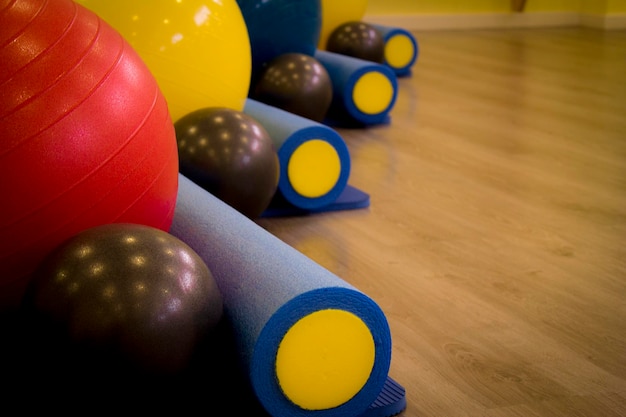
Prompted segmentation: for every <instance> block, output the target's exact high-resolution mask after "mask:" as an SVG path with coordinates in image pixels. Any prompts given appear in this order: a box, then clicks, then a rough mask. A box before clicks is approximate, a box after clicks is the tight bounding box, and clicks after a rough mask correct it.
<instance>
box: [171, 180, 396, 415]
mask: <svg viewBox="0 0 626 417" xmlns="http://www.w3.org/2000/svg"><path fill="white" fill-rule="evenodd" d="M170 233H171V234H173V235H174V236H176V237H178V238H179V239H181V240H182V241H183V242H185V243H187V244H188V245H189V246H190V247H191V248H192V249H194V250H195V251H196V252H197V253H198V254H199V255H200V257H201V258H202V259H203V260H204V261H205V263H206V264H207V266H208V267H209V269H210V270H211V272H212V274H213V276H214V277H215V280H216V282H217V284H218V287H219V289H220V291H221V293H222V295H223V299H224V317H225V319H226V320H228V321H229V323H231V325H232V327H233V333H234V339H235V342H236V346H237V352H238V356H239V358H240V361H241V366H242V369H243V370H244V374H245V375H246V376H247V378H248V380H249V383H250V386H251V387H252V390H253V391H254V393H255V395H256V397H257V398H258V400H259V402H260V403H261V404H262V405H263V407H264V409H265V410H267V411H268V412H269V413H270V414H271V415H272V416H275V417H282V416H296V417H298V416H303V417H304V416H307V417H308V416H315V417H318V416H319V417H343V416H358V415H359V414H361V413H363V412H365V411H366V410H367V408H368V407H369V406H370V405H371V404H373V403H374V402H375V400H376V398H377V397H378V395H379V394H380V392H381V391H382V390H383V387H384V384H385V382H386V380H387V376H388V372H389V366H390V362H391V333H390V329H389V325H388V323H387V320H386V317H385V315H384V313H383V311H382V310H381V309H380V307H379V306H378V305H377V304H376V303H375V302H374V300H372V299H371V298H370V297H368V296H367V295H366V294H364V293H363V292H361V291H359V290H358V289H356V288H355V287H353V286H352V285H350V284H349V283H347V282H346V281H344V280H342V279H341V278H339V277H338V276H336V275H334V274H333V273H331V272H330V271H328V270H327V269H324V268H323V267H322V266H320V265H319V264H317V263H316V262H314V261H312V260H311V259H309V258H308V257H306V256H305V255H303V254H302V253H300V252H299V251H297V250H296V249H294V248H292V247H291V246H289V245H287V244H285V243H284V242H283V241H281V240H280V239H278V238H277V237H275V236H273V235H272V234H270V233H269V232H267V231H266V230H265V229H263V228H261V227H260V226H259V225H257V224H256V223H255V222H253V221H252V220H250V219H248V218H246V217H245V216H243V215H242V214H241V213H239V212H238V211H236V210H235V209H233V208H232V207H230V206H228V205H227V204H225V203H224V202H222V201H221V200H219V199H218V198H216V197H214V196H213V195H211V194H210V193H208V192H207V191H205V190H204V189H202V188H201V187H199V186H197V185H196V184H194V183H193V182H192V181H191V180H189V179H187V178H186V177H184V176H183V175H180V176H179V189H178V198H177V202H176V210H175V213H174V220H173V223H172V227H171V229H170ZM328 309H337V310H342V311H346V312H349V313H352V314H354V315H355V316H357V317H358V318H359V319H360V320H361V321H362V322H363V323H364V324H365V325H366V326H367V328H368V329H369V331H370V333H371V335H372V338H373V340H374V346H375V353H374V362H373V367H372V370H371V372H370V375H369V378H368V379H367V381H366V382H365V384H364V385H363V387H362V388H361V389H360V390H359V391H358V392H357V393H356V394H355V395H354V396H353V397H352V398H350V399H349V400H347V401H346V402H344V403H343V404H341V405H339V406H337V407H333V408H328V409H323V410H314V411H312V410H307V409H304V408H301V407H299V406H298V405H296V404H294V403H293V402H292V401H290V400H289V399H288V398H287V397H286V396H285V394H284V393H283V392H282V390H281V388H280V386H279V384H278V378H277V375H276V368H275V366H276V363H275V359H276V356H277V352H278V345H279V344H280V342H281V341H282V338H283V337H284V335H285V334H286V332H287V331H288V330H289V329H290V328H291V327H292V326H293V325H294V324H295V323H296V322H298V321H299V320H300V319H301V318H303V317H306V316H308V315H310V314H313V313H315V312H317V311H320V310H328Z"/></svg>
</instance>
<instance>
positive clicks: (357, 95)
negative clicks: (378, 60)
mask: <svg viewBox="0 0 626 417" xmlns="http://www.w3.org/2000/svg"><path fill="white" fill-rule="evenodd" d="M393 94H394V88H393V84H392V83H391V81H390V80H389V78H387V77H386V76H385V75H384V74H382V73H380V72H378V71H371V72H367V73H365V74H363V75H362V76H361V78H359V79H358V80H357V82H356V83H355V85H354V90H353V91H352V99H353V100H354V105H355V106H356V108H357V109H358V110H359V111H361V112H363V113H365V114H379V113H382V112H383V111H385V110H386V109H387V108H388V107H389V105H390V104H391V101H392V100H393Z"/></svg>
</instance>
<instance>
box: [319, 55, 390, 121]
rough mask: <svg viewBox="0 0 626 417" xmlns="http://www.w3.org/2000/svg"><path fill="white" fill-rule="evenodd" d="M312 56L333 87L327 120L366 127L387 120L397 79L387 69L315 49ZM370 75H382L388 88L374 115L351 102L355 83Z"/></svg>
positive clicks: (373, 63)
mask: <svg viewBox="0 0 626 417" xmlns="http://www.w3.org/2000/svg"><path fill="white" fill-rule="evenodd" d="M314 57H315V58H316V59H317V60H318V61H320V63H322V65H323V66H324V68H326V71H328V75H329V76H330V79H331V81H332V84H333V100H332V103H331V107H330V110H329V120H334V121H338V122H346V123H348V124H350V123H351V122H356V123H359V124H361V125H365V126H368V125H375V124H381V123H386V122H387V121H388V116H389V113H390V111H391V110H392V109H393V106H394V105H395V102H396V98H397V96H398V80H397V77H396V74H395V73H394V72H393V71H392V70H391V68H389V66H387V65H383V64H379V63H376V62H371V61H366V60H363V59H359V58H355V57H351V56H347V55H342V54H338V53H335V52H329V51H323V50H320V49H318V50H316V52H315V55H314ZM370 73H377V74H380V75H382V76H383V77H384V78H386V79H387V81H388V83H389V85H390V87H391V95H390V97H389V100H388V102H387V103H386V105H385V106H384V107H383V108H382V109H380V110H377V111H374V112H369V111H363V110H361V109H360V108H359V106H358V104H357V103H356V102H355V99H354V92H355V87H356V85H357V82H359V81H360V80H361V79H362V77H364V76H365V75H367V74H370Z"/></svg>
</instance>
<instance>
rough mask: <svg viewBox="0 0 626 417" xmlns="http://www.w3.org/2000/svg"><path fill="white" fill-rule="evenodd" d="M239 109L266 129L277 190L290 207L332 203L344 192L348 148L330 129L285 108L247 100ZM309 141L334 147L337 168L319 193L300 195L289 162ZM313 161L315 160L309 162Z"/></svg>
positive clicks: (320, 167)
mask: <svg viewBox="0 0 626 417" xmlns="http://www.w3.org/2000/svg"><path fill="white" fill-rule="evenodd" d="M243 112H244V113H246V114H248V115H249V116H251V117H253V118H254V119H256V120H257V121H258V122H259V123H261V125H262V126H263V127H264V128H265V130H267V132H268V133H269V135H270V137H271V138H272V140H273V142H274V146H275V147H276V150H277V152H278V160H279V165H280V176H279V180H278V191H279V192H280V193H281V194H282V195H283V196H284V197H285V199H286V200H287V201H288V202H289V203H291V204H292V205H293V206H295V207H297V208H300V209H304V210H315V209H319V208H321V207H325V206H328V205H329V204H331V203H333V202H334V201H335V200H337V198H338V197H339V196H340V195H341V193H342V192H343V191H344V189H345V187H346V185H347V184H348V179H349V177H350V165H351V164H350V151H349V149H348V146H347V145H346V142H345V141H344V140H343V138H342V137H341V136H340V135H339V133H337V131H335V130H334V129H332V128H330V127H328V126H326V125H324V124H322V123H318V122H315V121H313V120H309V119H307V118H305V117H302V116H299V115H296V114H293V113H290V112H288V111H286V110H283V109H279V108H277V107H274V106H271V105H268V104H265V103H261V102H260V101H257V100H253V99H247V100H246V103H245V106H244V109H243ZM312 140H321V141H324V142H326V143H327V144H329V145H330V146H331V147H332V148H334V150H335V152H336V156H337V158H338V160H339V164H340V169H339V172H338V176H337V179H336V181H335V182H334V185H332V186H330V187H329V188H328V189H327V190H324V192H323V193H321V194H320V195H314V196H312V195H304V194H303V193H302V192H300V191H298V189H297V188H298V187H297V186H294V181H293V178H290V175H289V169H288V167H289V163H290V161H291V158H292V156H293V154H294V152H296V151H297V150H298V149H300V147H301V146H302V145H304V144H306V143H307V142H309V141H312ZM313 163H315V161H313ZM325 169H326V166H325V164H324V163H323V161H322V162H320V163H319V164H318V166H316V167H315V169H313V170H311V171H310V172H309V173H308V175H309V176H310V181H315V177H316V176H318V175H320V173H322V174H323V172H322V171H324V170H325Z"/></svg>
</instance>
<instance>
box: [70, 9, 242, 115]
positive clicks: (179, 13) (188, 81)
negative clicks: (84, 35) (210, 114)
mask: <svg viewBox="0 0 626 417" xmlns="http://www.w3.org/2000/svg"><path fill="white" fill-rule="evenodd" d="M76 1H77V2H78V3H80V4H82V5H83V6H85V7H87V8H89V9H91V10H92V11H93V12H95V13H96V14H98V15H99V16H100V17H101V18H102V19H104V20H105V21H106V22H107V23H109V24H110V25H111V26H112V27H113V28H114V29H116V30H117V31H118V32H119V33H120V34H121V35H122V36H123V37H124V38H125V39H126V40H127V41H128V42H129V43H130V44H131V45H132V47H133V48H134V49H135V50H136V51H137V53H138V54H139V55H140V56H141V58H142V59H143V61H144V62H145V63H146V65H147V66H148V68H149V69H150V71H151V72H152V74H153V75H154V77H155V78H156V80H157V82H158V84H159V87H160V89H161V91H162V92H163V95H164V96H165V98H166V99H167V103H168V107H169V110H170V114H171V117H172V120H173V121H174V122H176V121H177V120H178V119H180V118H181V117H182V116H184V115H186V114H188V113H190V112H192V111H195V110H198V109H201V108H205V107H227V108H231V109H234V110H239V111H241V110H243V106H244V104H245V100H246V97H247V94H248V89H249V87H250V77H251V71H252V68H251V66H252V63H251V61H252V56H251V50H250V38H249V37H248V30H247V27H246V23H245V21H244V19H243V16H242V14H241V10H240V9H239V6H238V5H237V2H236V0H220V1H214V0H76Z"/></svg>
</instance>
